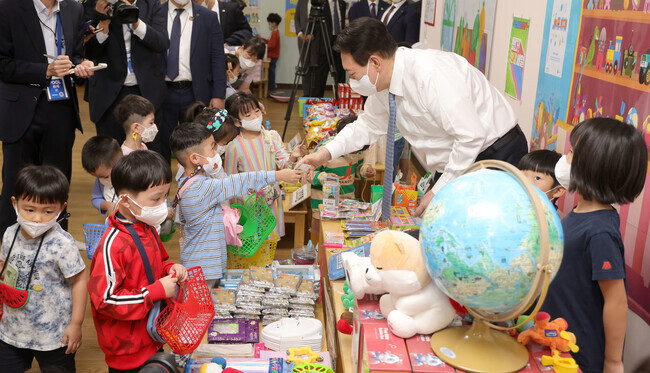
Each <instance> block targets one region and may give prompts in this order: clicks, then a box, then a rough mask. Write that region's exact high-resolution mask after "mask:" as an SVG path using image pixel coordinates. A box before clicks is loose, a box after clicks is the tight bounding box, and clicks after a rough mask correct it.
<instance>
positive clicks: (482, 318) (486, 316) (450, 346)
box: [431, 160, 551, 373]
mask: <svg viewBox="0 0 650 373" xmlns="http://www.w3.org/2000/svg"><path fill="white" fill-rule="evenodd" d="M485 168H497V169H501V170H503V171H506V172H508V173H509V174H510V175H512V176H513V177H514V178H515V179H516V180H517V181H518V182H519V183H520V184H521V186H522V187H523V188H524V190H525V191H526V193H527V194H528V197H529V199H530V202H531V205H532V206H533V209H534V211H535V215H536V220H537V226H538V228H539V253H540V254H539V260H538V261H537V272H536V274H535V279H534V280H533V284H532V286H531V289H530V291H529V292H528V294H527V295H526V297H525V298H524V300H523V301H522V302H521V303H520V304H519V305H518V306H517V307H515V308H514V309H513V310H511V311H510V312H507V313H503V314H492V313H489V312H482V311H480V310H476V309H472V308H469V307H468V310H469V312H470V313H471V314H472V315H473V316H474V322H473V323H472V325H471V326H460V327H450V328H447V329H443V330H441V331H439V332H436V333H434V334H433V335H432V336H431V348H432V349H433V351H434V352H435V353H436V355H437V356H438V357H439V358H440V359H441V360H442V361H444V362H445V363H447V364H449V365H451V366H453V367H455V368H459V369H462V370H464V371H467V372H476V373H483V372H504V373H505V372H516V371H518V370H520V369H522V368H523V367H524V366H526V363H527V362H528V358H529V354H528V350H527V349H526V347H524V346H523V345H521V344H520V343H518V342H517V340H516V339H514V338H512V337H510V336H509V335H507V334H505V333H502V332H499V331H495V330H493V329H498V330H509V329H513V328H516V327H518V326H520V325H523V324H525V323H527V322H528V321H529V320H531V319H532V317H533V316H534V315H535V314H536V313H537V311H539V308H540V307H541V305H542V304H543V303H544V299H545V298H546V293H547V292H548V286H549V283H550V277H551V276H550V265H549V264H548V263H549V255H550V245H549V235H548V225H547V223H546V218H545V215H544V208H543V206H542V203H541V201H540V199H539V197H538V196H537V193H536V192H535V189H534V187H533V185H532V184H531V183H530V181H528V180H527V179H526V177H525V176H524V175H523V174H522V173H521V171H519V170H518V169H517V168H515V167H514V166H512V165H510V164H508V163H505V162H501V161H495V160H485V161H481V162H476V163H474V164H473V165H472V166H470V167H469V168H468V169H467V170H465V172H463V174H467V173H469V172H473V171H477V170H480V169H485ZM537 295H539V298H538V300H537V304H536V306H535V308H534V310H533V312H532V313H531V314H530V315H529V317H528V318H526V319H525V320H523V321H521V322H520V323H519V324H518V325H516V326H514V327H512V328H504V327H499V326H496V325H494V324H492V323H491V322H499V321H506V320H512V319H514V318H516V317H517V316H519V315H521V314H522V313H523V312H525V311H526V310H527V309H528V308H529V307H530V306H531V305H532V304H533V302H534V301H535V298H537ZM488 321H489V322H488Z"/></svg>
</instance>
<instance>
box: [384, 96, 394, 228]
mask: <svg viewBox="0 0 650 373" xmlns="http://www.w3.org/2000/svg"><path fill="white" fill-rule="evenodd" d="M388 108H389V109H388V110H389V113H390V117H389V119H388V132H386V169H385V170H384V187H383V194H382V196H381V219H382V220H383V221H386V220H388V218H390V213H391V200H392V197H393V155H394V154H393V153H394V152H395V118H396V117H397V108H396V107H395V95H394V94H392V93H388Z"/></svg>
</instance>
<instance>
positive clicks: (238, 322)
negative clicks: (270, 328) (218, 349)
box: [208, 318, 260, 343]
mask: <svg viewBox="0 0 650 373" xmlns="http://www.w3.org/2000/svg"><path fill="white" fill-rule="evenodd" d="M259 330H260V327H259V320H258V319H246V318H231V319H214V320H213V321H212V323H211V324H210V326H209V327H208V343H223V342H229V343H233V342H234V343H257V342H259V339H260V333H259Z"/></svg>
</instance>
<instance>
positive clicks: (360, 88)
mask: <svg viewBox="0 0 650 373" xmlns="http://www.w3.org/2000/svg"><path fill="white" fill-rule="evenodd" d="M368 71H370V60H368V65H367V67H366V75H364V76H363V77H361V79H359V80H356V79H352V78H350V88H352V90H353V91H355V92H356V93H358V94H360V95H361V96H372V95H374V94H375V93H377V81H379V71H377V78H376V79H375V82H374V83H371V82H370V78H369V77H368Z"/></svg>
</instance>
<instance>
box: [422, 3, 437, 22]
mask: <svg viewBox="0 0 650 373" xmlns="http://www.w3.org/2000/svg"><path fill="white" fill-rule="evenodd" d="M424 2H425V4H424V23H425V24H427V25H429V26H435V25H436V0H424Z"/></svg>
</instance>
